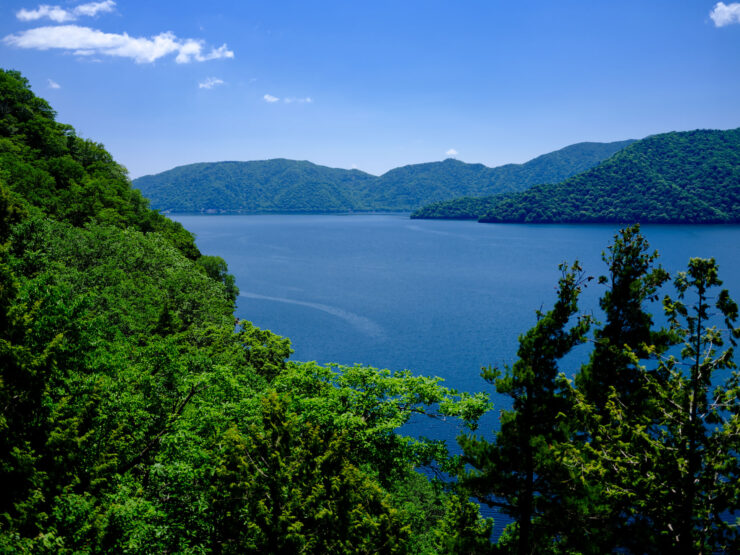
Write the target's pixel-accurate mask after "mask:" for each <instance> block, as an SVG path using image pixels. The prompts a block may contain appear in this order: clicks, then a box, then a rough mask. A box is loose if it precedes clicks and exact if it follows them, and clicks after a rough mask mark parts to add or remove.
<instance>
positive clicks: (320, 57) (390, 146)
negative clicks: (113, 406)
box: [0, 0, 740, 177]
mask: <svg viewBox="0 0 740 555" xmlns="http://www.w3.org/2000/svg"><path fill="white" fill-rule="evenodd" d="M0 67H3V68H5V69H17V70H19V71H21V72H22V73H23V74H24V75H25V76H26V77H27V78H28V79H29V81H30V82H31V85H32V87H33V89H34V91H35V92H36V94H38V95H40V96H42V97H44V98H46V99H47V100H48V101H49V102H50V103H51V105H52V106H53V107H54V108H55V109H56V110H57V112H58V119H59V120H60V121H63V122H65V123H70V124H72V125H74V126H75V128H76V129H77V130H78V133H79V134H80V135H81V136H83V137H86V138H90V139H93V140H96V141H98V142H101V143H103V144H104V145H105V146H106V147H107V148H108V150H110V152H111V153H112V154H113V155H114V156H115V157H116V159H117V160H118V161H119V162H121V163H122V164H123V165H125V166H126V167H127V168H128V169H129V171H130V173H131V176H132V177H138V176H140V175H144V174H147V173H156V172H159V171H163V170H166V169H169V168H172V167H174V166H177V165H181V164H187V163H192V162H202V161H217V160H257V159H267V158H278V157H283V158H293V159H300V160H311V161H313V162H316V163H319V164H324V165H328V166H333V167H343V168H351V167H357V168H359V169H362V170H365V171H368V172H370V173H374V174H380V173H383V172H385V171H387V170H389V169H391V168H394V167H397V166H401V165H405V164H410V163H417V162H427V161H433V160H441V159H444V158H446V157H448V156H450V155H454V156H455V157H457V158H459V159H461V160H464V161H466V162H480V163H483V164H486V165H489V166H497V165H500V164H504V163H508V162H524V161H526V160H528V159H531V158H533V157H535V156H537V155H539V154H543V153H545V152H550V151H552V150H556V149H558V148H561V147H563V146H566V145H569V144H572V143H575V142H580V141H613V140H620V139H627V138H641V137H644V136H646V135H650V134H654V133H661V132H665V131H672V130H688V129H696V128H717V129H729V128H735V127H738V126H740V3H735V2H726V3H721V2H720V3H717V2H714V1H703V0H681V1H676V0H641V1H630V0H624V1H620V2H615V1H612V0H603V1H600V0H593V1H591V2H588V1H585V0H574V1H570V0H559V1H552V0H548V1H534V0H533V1H528V2H515V1H513V0H512V1H506V2H504V1H498V0H488V1H480V2H473V1H470V2H467V1H464V0H457V1H456V2H443V1H434V0H425V1H403V0H395V1H388V2H386V1H372V2H370V1H360V0H355V1H353V0H342V1H335V2H331V1H326V2H323V1H322V2H311V1H308V0H304V1H296V2H282V1H279V0H269V1H265V0H263V1H259V2H254V1H248V0H243V1H219V0H212V1H211V2H202V1H187V0H180V1H177V2H174V1H172V2H171V1H168V0H156V1H147V2H143V1H127V0H116V1H115V2H114V1H113V0H101V1H93V2H86V1H84V0H83V1H66V0H60V1H58V2H54V1H53V0H52V1H51V2H48V3H38V2H28V1H15V0H10V1H3V2H2V3H0Z"/></svg>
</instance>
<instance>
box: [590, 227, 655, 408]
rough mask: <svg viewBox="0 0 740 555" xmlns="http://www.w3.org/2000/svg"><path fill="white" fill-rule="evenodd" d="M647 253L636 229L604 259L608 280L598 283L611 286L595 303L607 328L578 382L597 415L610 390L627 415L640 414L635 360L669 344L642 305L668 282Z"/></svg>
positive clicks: (600, 331) (641, 389)
mask: <svg viewBox="0 0 740 555" xmlns="http://www.w3.org/2000/svg"><path fill="white" fill-rule="evenodd" d="M649 247H650V246H649V244H648V242H647V240H646V239H645V237H643V236H642V235H641V234H640V226H639V224H635V225H633V226H631V227H627V228H625V229H622V230H620V231H619V233H618V234H617V235H615V236H614V244H613V245H612V246H610V247H609V248H608V251H609V254H606V253H603V254H602V259H603V260H604V262H605V263H606V264H607V265H608V267H609V275H608V276H601V277H600V278H599V283H608V284H609V289H608V290H607V291H606V292H605V293H604V295H603V296H602V297H601V299H600V300H599V306H600V307H601V309H602V310H603V311H604V313H605V315H606V323H605V324H604V326H603V327H602V328H600V329H597V330H596V332H595V333H594V339H595V346H594V350H593V353H592V355H591V359H590V361H589V363H588V364H586V365H585V366H584V367H583V368H582V369H581V371H580V372H579V374H578V376H577V378H576V383H577V384H578V387H579V388H580V389H581V390H582V391H583V392H584V394H585V395H586V397H587V399H588V400H589V401H590V402H591V403H593V404H594V406H595V407H596V408H597V410H602V409H603V407H604V406H605V404H606V402H607V400H608V398H609V395H610V388H611V387H613V388H614V389H615V390H616V392H617V394H618V395H619V397H620V400H621V402H622V403H624V404H625V405H626V406H627V407H628V410H630V411H631V410H635V411H640V410H643V409H644V401H645V395H644V387H643V386H644V380H643V378H642V376H641V374H642V372H643V369H642V368H641V367H640V366H639V365H637V364H636V363H635V360H634V356H635V355H637V358H638V359H646V358H648V357H649V356H651V354H652V353H653V352H654V351H655V349H660V350H661V351H664V350H665V349H666V348H667V345H668V342H669V341H668V336H667V334H665V333H664V332H660V331H655V330H654V329H653V320H652V316H651V315H650V314H649V313H647V312H646V311H645V309H644V304H645V303H646V302H648V301H651V300H656V299H657V295H656V292H657V290H658V288H659V287H660V286H661V285H662V284H663V283H665V281H666V280H668V277H669V276H668V273H667V272H666V271H665V270H663V269H662V268H661V267H659V266H658V267H654V263H655V261H656V259H657V258H658V253H657V251H655V252H652V253H650V252H649Z"/></svg>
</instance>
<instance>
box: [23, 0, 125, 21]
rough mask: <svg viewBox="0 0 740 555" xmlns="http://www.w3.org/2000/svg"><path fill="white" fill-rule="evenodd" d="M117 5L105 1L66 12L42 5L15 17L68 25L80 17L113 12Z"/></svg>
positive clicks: (109, 0)
mask: <svg viewBox="0 0 740 555" xmlns="http://www.w3.org/2000/svg"><path fill="white" fill-rule="evenodd" d="M115 6H116V3H115V2H113V0H105V1H104V2H90V3H88V4H80V5H79V6H76V7H75V8H72V9H71V10H65V9H64V8H61V7H59V6H49V5H48V4H42V5H40V6H39V7H38V8H36V9H35V10H26V9H22V10H20V11H19V12H16V14H15V16H16V17H17V18H18V19H20V20H21V21H36V20H37V19H43V18H45V17H48V18H49V19H51V20H52V21H56V22H57V23H66V22H67V21H74V20H75V19H77V18H78V17H80V16H83V15H85V16H88V17H93V16H96V15H98V14H99V13H107V12H112V11H113V8H115Z"/></svg>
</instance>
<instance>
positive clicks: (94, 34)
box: [3, 25, 234, 64]
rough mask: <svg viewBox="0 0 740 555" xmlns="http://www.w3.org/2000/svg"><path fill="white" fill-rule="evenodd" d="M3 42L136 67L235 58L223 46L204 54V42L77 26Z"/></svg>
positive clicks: (170, 35)
mask: <svg viewBox="0 0 740 555" xmlns="http://www.w3.org/2000/svg"><path fill="white" fill-rule="evenodd" d="M3 42H4V43H5V44H7V45H10V46H16V47H18V48H34V49H36V50H48V49H50V48H59V49H62V50H68V51H71V52H73V53H74V54H76V55H78V56H93V55H104V56H118V57H123V58H131V59H133V60H135V61H136V62H137V63H152V62H154V61H155V60H158V59H159V58H161V57H163V56H167V55H168V54H173V53H177V57H176V58H175V61H176V62H177V63H178V64H185V63H188V62H192V61H197V62H204V61H206V60H215V59H218V58H233V57H234V52H232V51H231V50H229V49H228V47H227V46H226V45H225V44H224V45H222V46H220V47H219V48H212V49H211V51H210V52H208V53H204V52H203V48H204V45H203V41H201V40H196V39H184V40H181V39H178V38H177V37H176V36H175V35H174V34H173V33H171V32H166V33H160V34H159V35H156V36H154V37H151V38H145V37H132V36H129V35H128V34H127V33H123V34H118V33H104V32H102V31H98V30H96V29H91V28H89V27H80V26H78V25H59V26H56V27H37V28H36V29H29V30H27V31H23V32H21V33H18V34H15V35H8V36H7V37H5V38H4V39H3Z"/></svg>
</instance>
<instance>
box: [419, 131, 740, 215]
mask: <svg viewBox="0 0 740 555" xmlns="http://www.w3.org/2000/svg"><path fill="white" fill-rule="evenodd" d="M412 217H415V218H441V219H480V220H481V221H484V222H512V223H515V222H521V223H568V222H571V223H598V222H622V223H623V222H643V223H735V222H740V129H732V130H727V131H719V130H696V131H686V132H673V133H663V134H660V135H653V136H650V137H647V138H645V139H642V140H640V141H637V142H635V143H633V144H631V145H630V146H628V147H626V148H625V149H623V150H621V151H619V152H618V153H616V154H615V155H614V156H612V157H611V158H609V159H608V160H605V161H604V162H602V163H601V164H599V165H597V166H596V167H594V168H592V169H590V170H588V171H585V172H583V173H581V174H579V175H576V176H573V177H571V178H569V179H566V180H564V181H562V182H561V183H556V184H550V185H537V186H534V187H531V188H529V189H527V190H526V191H522V192H517V193H512V194H505V195H499V196H489V197H487V198H461V199H456V200H453V201H449V202H442V203H436V204H433V205H430V206H426V207H424V208H423V209H421V210H418V211H417V212H415V213H414V214H413V215H412Z"/></svg>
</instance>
